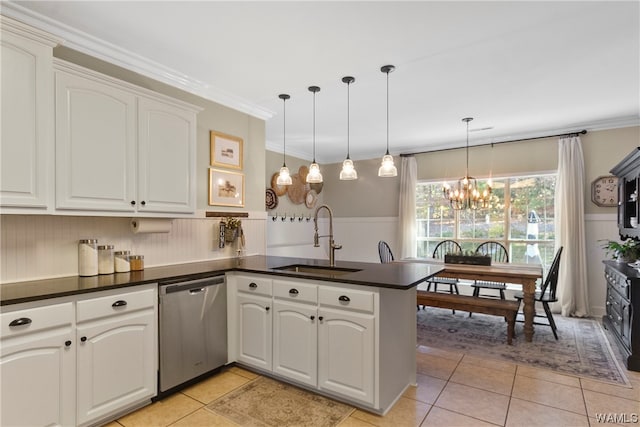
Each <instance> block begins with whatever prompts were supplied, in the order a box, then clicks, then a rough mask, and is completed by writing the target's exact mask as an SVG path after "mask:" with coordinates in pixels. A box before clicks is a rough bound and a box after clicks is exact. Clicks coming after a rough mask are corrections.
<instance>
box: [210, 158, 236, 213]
mask: <svg viewBox="0 0 640 427" xmlns="http://www.w3.org/2000/svg"><path fill="white" fill-rule="evenodd" d="M209 204H210V205H216V206H235V207H240V208H242V207H244V174H243V173H239V172H230V171H225V170H220V169H214V168H209Z"/></svg>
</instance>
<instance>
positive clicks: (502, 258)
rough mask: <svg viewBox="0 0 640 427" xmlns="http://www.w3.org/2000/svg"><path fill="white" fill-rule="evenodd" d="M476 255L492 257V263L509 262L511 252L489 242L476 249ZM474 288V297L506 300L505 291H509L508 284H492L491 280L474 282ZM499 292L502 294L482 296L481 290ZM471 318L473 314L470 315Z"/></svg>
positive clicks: (498, 244)
mask: <svg viewBox="0 0 640 427" xmlns="http://www.w3.org/2000/svg"><path fill="white" fill-rule="evenodd" d="M476 255H488V256H490V257H491V261H495V262H509V252H507V249H506V248H505V247H504V246H503V245H502V243H500V242H495V241H493V240H489V241H487V242H483V243H480V244H479V245H478V247H477V248H476ZM471 287H472V288H473V296H474V297H489V298H500V299H504V291H505V289H507V284H506V283H503V282H492V281H489V280H474V281H473V283H472V284H471ZM481 289H486V290H497V291H498V292H499V293H500V294H499V295H495V294H487V293H484V294H481V293H480V290H481ZM469 317H471V313H469Z"/></svg>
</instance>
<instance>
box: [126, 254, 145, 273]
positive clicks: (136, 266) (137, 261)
mask: <svg viewBox="0 0 640 427" xmlns="http://www.w3.org/2000/svg"><path fill="white" fill-rule="evenodd" d="M129 267H130V268H131V271H138V270H144V255H129Z"/></svg>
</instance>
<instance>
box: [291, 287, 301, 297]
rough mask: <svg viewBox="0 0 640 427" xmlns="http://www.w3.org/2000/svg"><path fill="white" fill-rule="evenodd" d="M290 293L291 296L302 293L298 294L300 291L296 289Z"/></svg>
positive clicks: (292, 289)
mask: <svg viewBox="0 0 640 427" xmlns="http://www.w3.org/2000/svg"><path fill="white" fill-rule="evenodd" d="M289 293H290V294H291V295H298V294H299V293H300V292H298V290H297V289H296V288H291V289H289Z"/></svg>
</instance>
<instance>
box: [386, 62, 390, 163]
mask: <svg viewBox="0 0 640 427" xmlns="http://www.w3.org/2000/svg"><path fill="white" fill-rule="evenodd" d="M389 71H391V70H389ZM389 71H387V154H389Z"/></svg>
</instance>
